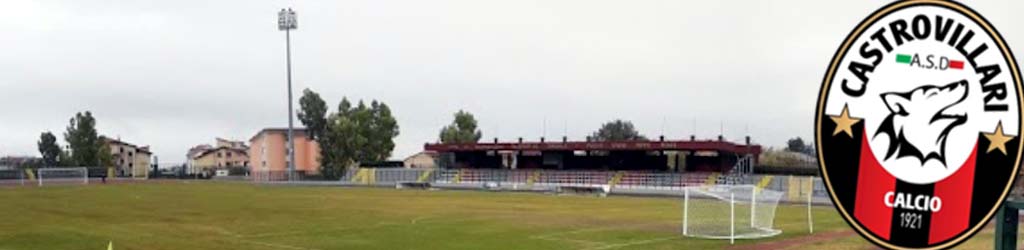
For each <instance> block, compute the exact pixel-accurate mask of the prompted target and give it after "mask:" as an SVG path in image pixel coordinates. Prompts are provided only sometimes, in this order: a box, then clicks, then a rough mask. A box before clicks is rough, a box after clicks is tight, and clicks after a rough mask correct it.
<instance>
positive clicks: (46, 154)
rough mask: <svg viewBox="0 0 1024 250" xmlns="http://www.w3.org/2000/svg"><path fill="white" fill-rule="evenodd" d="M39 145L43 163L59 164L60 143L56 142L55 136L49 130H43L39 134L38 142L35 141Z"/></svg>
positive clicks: (47, 164) (45, 164)
mask: <svg viewBox="0 0 1024 250" xmlns="http://www.w3.org/2000/svg"><path fill="white" fill-rule="evenodd" d="M36 144H37V145H38V146H39V154H40V155H42V156H43V165H44V166H47V167H54V166H58V165H60V164H59V162H60V160H61V159H60V155H61V153H62V152H61V149H60V145H58V144H57V137H56V136H54V135H53V133H50V132H49V131H47V132H43V134H41V135H39V142H37V143H36Z"/></svg>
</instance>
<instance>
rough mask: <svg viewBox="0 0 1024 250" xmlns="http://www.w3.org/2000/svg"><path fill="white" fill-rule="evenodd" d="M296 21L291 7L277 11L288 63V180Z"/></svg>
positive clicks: (291, 172) (292, 163) (291, 155)
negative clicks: (292, 31) (293, 44)
mask: <svg viewBox="0 0 1024 250" xmlns="http://www.w3.org/2000/svg"><path fill="white" fill-rule="evenodd" d="M298 27H299V26H298V22H297V21H296V19H295V11H294V10H292V8H288V9H281V11H280V12H277V29H278V30H283V31H284V43H285V53H286V54H287V56H286V57H287V59H286V60H287V64H288V180H289V181H290V180H292V179H293V178H294V175H295V137H294V135H292V134H293V132H292V130H293V129H294V128H293V123H294V122H293V121H292V120H293V117H292V40H291V30H293V29H296V28H298Z"/></svg>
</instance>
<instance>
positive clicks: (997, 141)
mask: <svg viewBox="0 0 1024 250" xmlns="http://www.w3.org/2000/svg"><path fill="white" fill-rule="evenodd" d="M985 138H988V142H989V143H988V150H986V151H985V153H990V152H992V150H995V149H999V151H1000V152H1003V155H1006V142H1008V141H1010V140H1011V139H1013V136H1009V135H1006V134H1003V122H999V123H998V124H996V132H994V133H991V134H989V133H985Z"/></svg>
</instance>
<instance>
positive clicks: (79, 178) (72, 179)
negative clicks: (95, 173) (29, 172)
mask: <svg viewBox="0 0 1024 250" xmlns="http://www.w3.org/2000/svg"><path fill="white" fill-rule="evenodd" d="M36 180H38V182H39V186H43V185H53V184H89V169H87V168H84V167H78V168H40V169H39V170H37V171H36Z"/></svg>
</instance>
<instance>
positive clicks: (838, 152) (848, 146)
mask: <svg viewBox="0 0 1024 250" xmlns="http://www.w3.org/2000/svg"><path fill="white" fill-rule="evenodd" d="M834 129H835V123H832V122H828V121H826V122H823V124H822V127H821V130H819V133H821V134H819V138H820V140H821V147H822V158H823V159H822V160H823V164H824V166H825V167H826V168H827V169H826V172H827V175H828V180H829V186H830V187H831V188H832V192H833V193H834V195H835V200H834V201H835V202H836V205H837V206H842V208H843V209H844V210H845V211H846V213H847V214H848V215H849V216H851V217H853V219H854V220H855V222H851V223H857V224H858V225H859V226H860V227H861V228H864V229H866V231H867V232H866V233H870V234H872V235H873V236H874V237H875V238H879V239H883V240H885V241H887V242H890V243H892V244H894V245H897V246H901V247H914V248H920V247H928V246H934V245H939V244H944V243H946V242H948V241H950V240H952V239H954V238H956V237H957V236H959V235H961V234H963V233H965V232H966V231H967V230H968V229H970V228H971V227H973V226H975V225H978V224H980V223H983V221H982V220H983V219H985V216H987V215H988V214H989V212H991V211H992V209H993V208H994V207H995V206H996V205H998V203H999V202H1000V200H999V198H1000V197H1002V194H1003V191H1004V190H1005V188H1006V187H1007V185H1008V182H1009V181H1010V178H1012V177H1013V174H1014V173H1013V166H1014V162H1013V161H1014V160H1015V159H1016V153H1017V150H1018V149H1017V145H1018V144H1019V141H1018V140H1019V138H1013V139H1012V140H1011V141H1009V142H1007V143H1006V151H1007V153H1008V154H1009V155H1007V154H1003V153H1002V152H1001V151H992V152H986V149H987V148H988V146H989V141H988V140H987V139H985V137H984V136H983V135H982V134H981V133H979V134H978V140H977V143H976V144H975V147H974V152H973V154H971V156H970V157H969V158H968V159H967V161H965V162H964V165H962V166H961V167H960V168H959V169H958V170H957V172H956V173H954V174H952V175H950V176H949V177H947V178H946V179H944V180H942V181H939V182H936V183H932V184H924V185H919V184H913V183H907V182H903V181H900V180H899V179H897V178H895V177H894V176H892V175H891V174H889V173H888V172H887V171H886V170H885V169H884V168H883V167H882V166H881V164H880V163H879V162H878V161H877V160H876V158H875V156H874V154H873V152H872V150H871V149H870V147H869V145H868V140H870V138H869V137H868V136H866V135H865V132H864V127H863V122H859V123H857V124H855V125H854V126H853V132H854V135H855V136H853V138H851V137H850V136H848V135H846V134H839V135H836V136H833V135H832V131H834ZM890 191H894V192H897V193H907V194H910V195H911V196H912V197H916V196H918V195H926V196H938V197H940V198H941V199H942V208H941V209H940V210H939V211H938V212H935V213H932V212H926V211H916V210H913V211H912V210H907V209H903V208H896V209H893V208H890V207H888V206H885V201H884V196H885V193H887V192H890ZM904 212H907V213H913V214H919V215H921V216H922V218H921V219H922V221H921V223H920V228H916V229H915V228H908V227H903V226H901V219H902V218H901V213H904ZM862 233H865V232H862Z"/></svg>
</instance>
